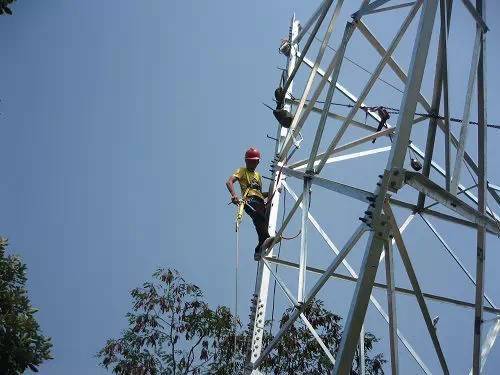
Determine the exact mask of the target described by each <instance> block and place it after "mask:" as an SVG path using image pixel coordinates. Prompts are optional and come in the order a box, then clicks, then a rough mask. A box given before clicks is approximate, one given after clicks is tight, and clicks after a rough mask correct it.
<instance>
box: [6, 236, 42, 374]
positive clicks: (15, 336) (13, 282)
mask: <svg viewBox="0 0 500 375" xmlns="http://www.w3.org/2000/svg"><path fill="white" fill-rule="evenodd" d="M7 246H8V242H7V239H5V238H0V373H1V374H4V375H15V374H22V373H24V371H25V370H26V369H28V368H30V369H31V370H32V371H35V372H38V369H37V366H39V365H40V364H41V363H42V362H43V361H45V360H47V359H52V358H51V356H50V350H51V348H52V344H51V342H50V338H49V337H45V336H43V335H42V333H41V332H40V327H39V325H38V323H37V321H36V319H35V317H34V314H35V313H36V312H37V311H38V310H37V309H35V308H33V307H32V306H31V304H30V301H29V298H28V293H27V291H26V286H25V284H26V265H25V264H24V263H23V262H22V261H21V259H20V258H19V257H17V256H14V255H6V254H5V253H6V249H7Z"/></svg>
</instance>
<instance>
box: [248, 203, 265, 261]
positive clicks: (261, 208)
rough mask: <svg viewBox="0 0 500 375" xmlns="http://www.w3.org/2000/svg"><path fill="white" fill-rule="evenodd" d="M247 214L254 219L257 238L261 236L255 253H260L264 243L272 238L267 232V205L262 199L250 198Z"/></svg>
mask: <svg viewBox="0 0 500 375" xmlns="http://www.w3.org/2000/svg"><path fill="white" fill-rule="evenodd" d="M249 206H250V207H249ZM245 212H246V213H247V214H248V216H250V217H251V218H252V221H253V225H255V230H256V231H257V236H259V243H258V244H257V247H256V248H255V252H256V253H260V247H261V246H262V244H263V243H264V241H265V240H266V239H267V238H269V237H270V236H269V232H268V230H267V226H268V220H267V217H266V205H265V203H264V201H263V200H262V199H260V198H257V197H250V198H249V199H248V200H247V204H245Z"/></svg>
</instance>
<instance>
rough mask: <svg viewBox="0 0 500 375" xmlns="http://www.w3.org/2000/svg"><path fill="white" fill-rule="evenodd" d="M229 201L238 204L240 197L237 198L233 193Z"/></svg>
mask: <svg viewBox="0 0 500 375" xmlns="http://www.w3.org/2000/svg"><path fill="white" fill-rule="evenodd" d="M231 202H232V203H233V204H235V205H239V204H240V198H238V196H236V195H233V196H232V197H231Z"/></svg>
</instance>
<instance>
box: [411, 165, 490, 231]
mask: <svg viewBox="0 0 500 375" xmlns="http://www.w3.org/2000/svg"><path fill="white" fill-rule="evenodd" d="M405 182H406V184H408V185H410V186H411V187H413V188H415V189H416V190H418V191H420V192H422V193H424V194H425V195H427V196H428V197H429V198H431V199H434V200H435V201H437V202H439V203H441V204H442V205H444V206H445V207H447V208H449V209H450V210H452V211H454V212H456V213H457V214H459V215H461V216H462V217H464V218H466V219H468V220H470V221H472V222H474V223H476V224H480V225H485V226H486V227H487V228H488V229H489V230H490V231H492V232H494V233H496V234H500V227H499V224H498V223H497V222H496V221H495V220H493V219H492V218H490V217H489V216H485V215H482V214H481V213H480V212H479V211H478V210H476V209H474V208H472V207H471V206H469V205H468V204H467V203H465V202H464V201H462V200H461V199H459V198H457V197H456V196H454V195H453V194H451V193H450V192H448V191H446V190H445V189H443V188H442V187H441V186H439V185H438V184H436V183H435V182H433V181H431V180H430V179H428V178H427V177H425V176H423V175H422V174H420V173H416V172H410V171H406V172H405Z"/></svg>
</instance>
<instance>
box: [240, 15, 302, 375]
mask: <svg viewBox="0 0 500 375" xmlns="http://www.w3.org/2000/svg"><path fill="white" fill-rule="evenodd" d="M298 33H299V21H298V20H296V19H295V15H294V16H293V17H292V20H291V24H290V33H289V41H290V42H291V41H293V40H296V39H297V35H298ZM297 48H298V45H297V44H296V43H293V44H292V45H291V48H290V55H289V57H288V64H287V75H290V74H291V73H292V72H293V70H294V68H295V63H296V56H297V55H296V53H297ZM287 78H288V77H287ZM292 90H293V83H290V85H289V86H288V88H287V91H286V96H285V97H286V98H287V99H291V97H292ZM285 109H286V110H288V111H290V105H289V104H285ZM286 135H287V129H286V128H283V127H279V129H278V134H277V137H276V139H277V141H276V147H275V153H277V152H278V151H279V150H280V149H281V147H282V145H283V142H284V140H285V138H286ZM277 179H278V175H277V174H276V173H275V174H274V186H275V188H277V187H279V185H280V181H278V180H277ZM280 195H281V194H280V192H279V191H276V193H275V194H274V196H273V198H272V203H271V209H270V212H269V234H270V235H271V236H273V235H275V233H276V223H277V219H278V207H279V200H280ZM272 253H273V250H271V251H270V252H269V254H268V256H271V255H272ZM269 278H270V272H269V270H268V269H267V268H266V267H265V266H264V262H262V261H261V262H259V266H258V271H257V283H256V285H255V298H256V301H255V302H256V303H255V319H254V323H253V332H252V342H251V345H252V346H251V349H250V364H253V363H254V362H255V360H256V359H257V358H259V356H260V353H261V351H262V337H263V334H264V331H263V330H264V323H265V317H266V307H267V296H268V292H269ZM251 373H252V374H260V372H259V371H258V370H253V371H252V372H251Z"/></svg>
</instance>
